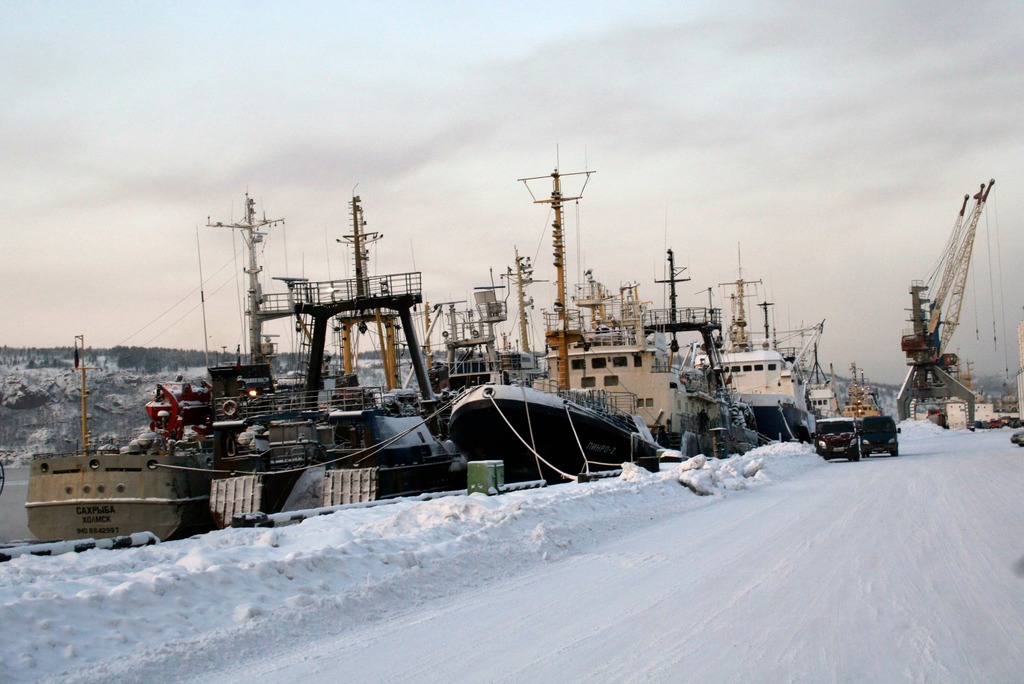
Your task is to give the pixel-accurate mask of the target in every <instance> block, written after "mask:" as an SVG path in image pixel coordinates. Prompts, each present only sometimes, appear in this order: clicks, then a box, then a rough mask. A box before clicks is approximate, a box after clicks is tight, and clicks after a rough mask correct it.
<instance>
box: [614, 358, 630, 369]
mask: <svg viewBox="0 0 1024 684" xmlns="http://www.w3.org/2000/svg"><path fill="white" fill-rule="evenodd" d="M628 365H629V359H627V358H626V357H625V356H613V357H612V366H613V367H615V368H625V367H626V366H628Z"/></svg>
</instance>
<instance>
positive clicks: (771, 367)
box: [768, 363, 776, 370]
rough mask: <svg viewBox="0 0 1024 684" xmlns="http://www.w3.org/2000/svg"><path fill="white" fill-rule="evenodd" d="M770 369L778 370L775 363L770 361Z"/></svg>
mask: <svg viewBox="0 0 1024 684" xmlns="http://www.w3.org/2000/svg"><path fill="white" fill-rule="evenodd" d="M768 370H776V366H775V364H774V363H769V364H768Z"/></svg>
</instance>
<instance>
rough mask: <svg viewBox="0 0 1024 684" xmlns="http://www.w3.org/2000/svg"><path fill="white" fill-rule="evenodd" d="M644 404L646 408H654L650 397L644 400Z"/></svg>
mask: <svg viewBox="0 0 1024 684" xmlns="http://www.w3.org/2000/svg"><path fill="white" fill-rule="evenodd" d="M644 403H645V404H646V405H647V407H648V408H653V407H654V399H651V398H650V397H648V398H647V399H645V400H644Z"/></svg>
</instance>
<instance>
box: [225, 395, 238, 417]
mask: <svg viewBox="0 0 1024 684" xmlns="http://www.w3.org/2000/svg"><path fill="white" fill-rule="evenodd" d="M221 410H222V411H224V415H225V416H227V417H228V418H234V417H235V416H237V415H238V402H237V401H235V400H234V399H228V400H227V401H225V402H224V403H223V404H222V405H221Z"/></svg>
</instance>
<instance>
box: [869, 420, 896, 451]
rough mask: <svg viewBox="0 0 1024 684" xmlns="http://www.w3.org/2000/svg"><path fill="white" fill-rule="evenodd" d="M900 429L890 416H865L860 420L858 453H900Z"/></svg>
mask: <svg viewBox="0 0 1024 684" xmlns="http://www.w3.org/2000/svg"><path fill="white" fill-rule="evenodd" d="M899 431H900V429H899V428H898V427H896V422H895V421H894V420H893V419H892V417H891V416H865V417H864V418H861V420H860V453H862V454H863V455H865V456H870V455H871V454H879V453H881V454H889V455H890V456H899V455H900V443H899V438H898V437H897V436H896V435H897V434H899Z"/></svg>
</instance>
